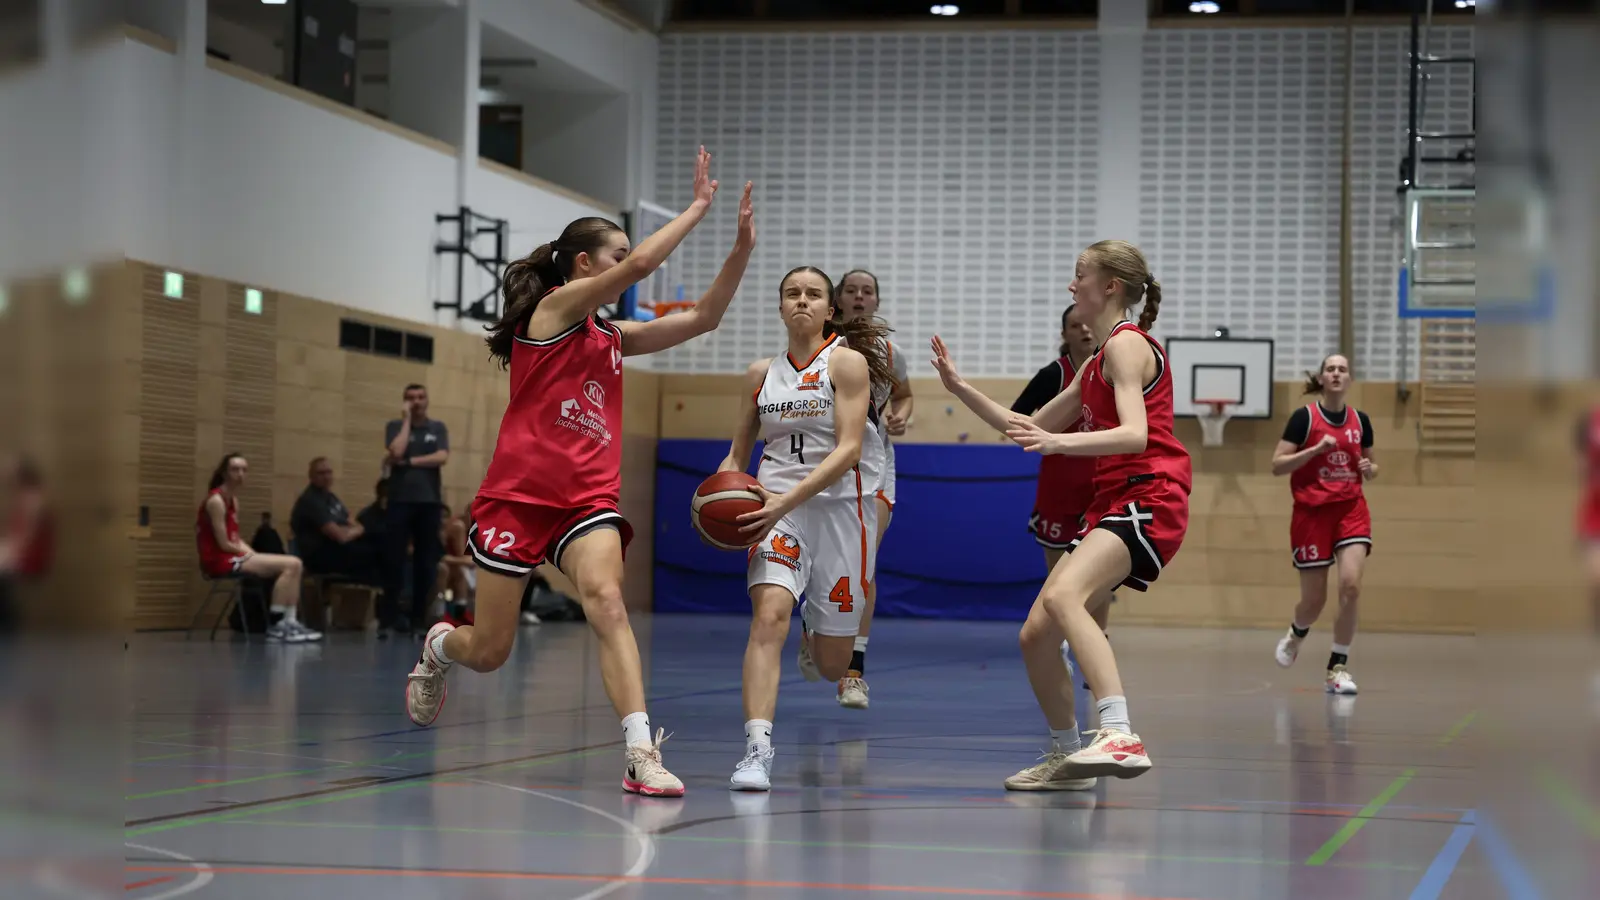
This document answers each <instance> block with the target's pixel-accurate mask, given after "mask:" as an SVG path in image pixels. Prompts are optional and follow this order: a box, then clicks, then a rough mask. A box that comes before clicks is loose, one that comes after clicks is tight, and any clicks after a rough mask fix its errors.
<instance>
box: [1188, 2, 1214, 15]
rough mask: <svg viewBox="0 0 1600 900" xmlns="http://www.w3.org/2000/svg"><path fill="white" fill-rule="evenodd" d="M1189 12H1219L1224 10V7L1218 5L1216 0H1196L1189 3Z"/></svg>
mask: <svg viewBox="0 0 1600 900" xmlns="http://www.w3.org/2000/svg"><path fill="white" fill-rule="evenodd" d="M1189 12H1192V13H1219V12H1222V7H1220V6H1218V5H1217V4H1216V2H1215V0H1195V2H1193V3H1191V4H1189Z"/></svg>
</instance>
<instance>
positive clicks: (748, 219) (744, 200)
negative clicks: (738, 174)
mask: <svg viewBox="0 0 1600 900" xmlns="http://www.w3.org/2000/svg"><path fill="white" fill-rule="evenodd" d="M713 188H715V184H713ZM754 189H755V184H754V183H753V182H749V181H746V182H745V183H744V196H743V197H741V198H740V199H739V230H738V233H737V234H736V236H735V237H734V239H733V246H734V249H736V250H753V249H755V246H756V211H755V207H753V206H751V204H750V192H751V191H752V190H754Z"/></svg>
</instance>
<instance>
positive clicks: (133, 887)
mask: <svg viewBox="0 0 1600 900" xmlns="http://www.w3.org/2000/svg"><path fill="white" fill-rule="evenodd" d="M176 880H177V879H176V878H175V877H174V876H172V875H163V876H161V877H160V878H146V879H145V880H143V881H135V882H134V883H133V884H125V885H123V886H122V889H123V890H125V891H137V890H138V889H140V888H147V887H150V886H151V885H155V884H162V883H164V882H168V881H176Z"/></svg>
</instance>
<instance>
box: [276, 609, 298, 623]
mask: <svg viewBox="0 0 1600 900" xmlns="http://www.w3.org/2000/svg"><path fill="white" fill-rule="evenodd" d="M272 611H273V612H275V613H278V614H279V615H281V616H283V621H285V622H295V621H299V617H298V616H297V615H296V614H295V608H294V607H292V606H280V607H273V610H272Z"/></svg>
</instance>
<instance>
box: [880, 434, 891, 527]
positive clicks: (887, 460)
mask: <svg viewBox="0 0 1600 900" xmlns="http://www.w3.org/2000/svg"><path fill="white" fill-rule="evenodd" d="M878 496H879V497H881V498H882V499H883V502H885V503H887V504H889V511H890V512H894V445H893V444H890V443H888V441H887V440H886V441H885V442H884V447H883V477H882V478H880V479H878Z"/></svg>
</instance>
